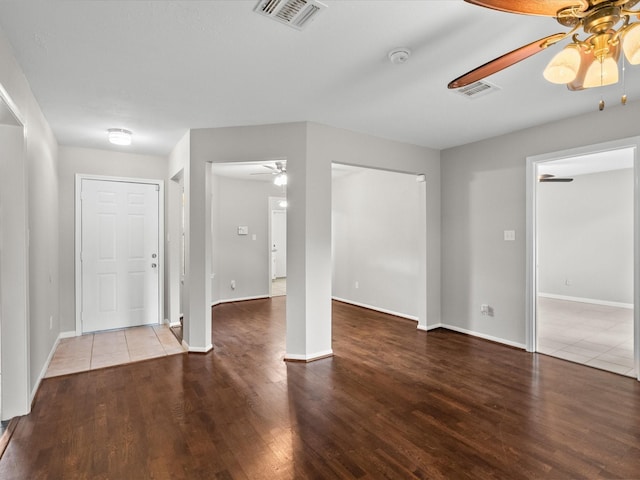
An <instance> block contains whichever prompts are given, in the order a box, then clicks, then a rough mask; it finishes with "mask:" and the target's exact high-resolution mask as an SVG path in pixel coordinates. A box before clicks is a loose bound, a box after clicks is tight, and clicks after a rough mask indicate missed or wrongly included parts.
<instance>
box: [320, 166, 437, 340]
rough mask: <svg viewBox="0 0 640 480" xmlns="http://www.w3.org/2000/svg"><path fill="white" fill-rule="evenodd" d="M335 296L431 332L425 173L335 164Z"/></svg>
mask: <svg viewBox="0 0 640 480" xmlns="http://www.w3.org/2000/svg"><path fill="white" fill-rule="evenodd" d="M332 177H333V181H332V192H331V196H332V212H331V215H332V218H331V222H332V226H331V235H332V297H333V298H334V299H335V300H339V301H342V302H346V303H351V304H354V305H358V306H361V307H365V308H370V309H372V310H377V311H381V312H384V313H388V314H391V315H394V316H398V317H403V318H407V319H410V320H414V321H417V322H418V324H417V328H419V329H421V330H426V328H427V327H426V311H427V309H426V305H427V300H426V298H427V281H426V276H427V266H426V263H427V260H426V258H427V254H426V252H427V232H426V209H427V204H426V185H425V177H424V175H420V174H416V173H409V172H400V171H390V170H381V169H375V168H368V167H361V166H352V165H345V164H337V163H334V164H333V167H332Z"/></svg>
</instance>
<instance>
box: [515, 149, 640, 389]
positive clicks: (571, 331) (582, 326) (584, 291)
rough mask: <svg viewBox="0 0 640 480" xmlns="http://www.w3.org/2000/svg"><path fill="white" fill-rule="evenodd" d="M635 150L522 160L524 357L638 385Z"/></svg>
mask: <svg viewBox="0 0 640 480" xmlns="http://www.w3.org/2000/svg"><path fill="white" fill-rule="evenodd" d="M636 151H637V147H636V146H635V145H633V144H631V145H629V143H628V142H622V143H614V144H612V145H601V146H597V147H592V148H590V149H589V148H588V149H580V150H578V151H570V152H560V153H557V154H550V155H545V156H539V157H534V158H530V159H529V169H528V176H529V180H530V182H529V187H530V188H531V190H532V191H531V195H530V198H529V201H528V203H529V205H528V210H529V214H530V219H529V220H530V221H529V222H528V223H529V225H530V226H531V227H532V228H531V235H530V238H528V257H529V262H530V263H529V266H530V268H531V270H530V274H531V277H530V278H529V280H530V288H528V291H529V294H528V300H529V302H530V304H529V308H528V313H529V317H528V328H527V330H528V332H527V333H528V334H529V335H530V336H529V337H528V339H527V348H528V350H530V351H533V352H539V353H544V354H547V355H551V356H554V357H558V358H562V359H565V360H569V361H572V362H575V363H581V364H584V365H587V366H590V367H594V368H599V369H603V370H607V371H611V372H614V373H618V374H622V375H627V376H632V377H637V376H638V369H637V355H638V352H637V349H638V345H637V343H638V342H637V340H636V338H637V328H638V325H637V317H638V313H637V311H636V310H637V300H636V299H637V294H636V291H637V289H638V285H637V274H638V268H637V259H638V256H637V246H634V244H635V243H636V242H634V236H635V235H636V233H635V232H636V231H637V222H636V218H637V213H638V212H637V208H636V207H635V206H636V205H637V202H636V199H637V192H635V189H634V188H635V187H634V184H635V183H636V179H637V174H638V173H637V170H636V168H635V165H636Z"/></svg>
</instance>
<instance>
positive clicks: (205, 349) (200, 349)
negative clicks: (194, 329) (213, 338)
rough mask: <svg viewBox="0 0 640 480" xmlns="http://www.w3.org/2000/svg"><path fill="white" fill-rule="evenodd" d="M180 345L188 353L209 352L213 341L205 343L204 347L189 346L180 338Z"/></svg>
mask: <svg viewBox="0 0 640 480" xmlns="http://www.w3.org/2000/svg"><path fill="white" fill-rule="evenodd" d="M182 346H183V347H184V348H185V349H186V350H187V351H188V352H189V353H207V352H210V351H211V350H213V343H210V344H209V345H207V346H206V347H191V346H189V344H188V343H187V342H185V341H184V340H182Z"/></svg>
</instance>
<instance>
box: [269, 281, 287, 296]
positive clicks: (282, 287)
mask: <svg viewBox="0 0 640 480" xmlns="http://www.w3.org/2000/svg"><path fill="white" fill-rule="evenodd" d="M286 294H287V277H282V278H276V279H275V280H272V281H271V296H272V297H279V296H281V295H286Z"/></svg>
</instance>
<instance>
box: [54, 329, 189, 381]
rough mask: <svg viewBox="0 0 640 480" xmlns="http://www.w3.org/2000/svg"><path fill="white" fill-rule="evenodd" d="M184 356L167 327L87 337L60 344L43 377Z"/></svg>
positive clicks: (114, 331)
mask: <svg viewBox="0 0 640 480" xmlns="http://www.w3.org/2000/svg"><path fill="white" fill-rule="evenodd" d="M184 352H185V349H184V348H183V347H182V345H180V343H178V340H177V339H176V337H175V336H174V335H173V333H171V330H170V329H169V327H168V326H166V325H153V326H144V327H133V328H126V329H122V330H111V331H108V332H98V333H89V334H86V335H82V336H80V337H72V338H63V339H62V340H60V343H59V344H58V347H57V348H56V351H55V353H54V354H53V358H52V359H51V363H50V364H49V368H48V369H47V373H46V375H45V377H55V376H58V375H67V374H69V373H77V372H86V371H88V370H95V369H96V368H104V367H112V366H114V365H122V364H125V363H131V362H137V361H139V360H145V359H148V358H155V357H163V356H165V355H174V354H177V353H184Z"/></svg>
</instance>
